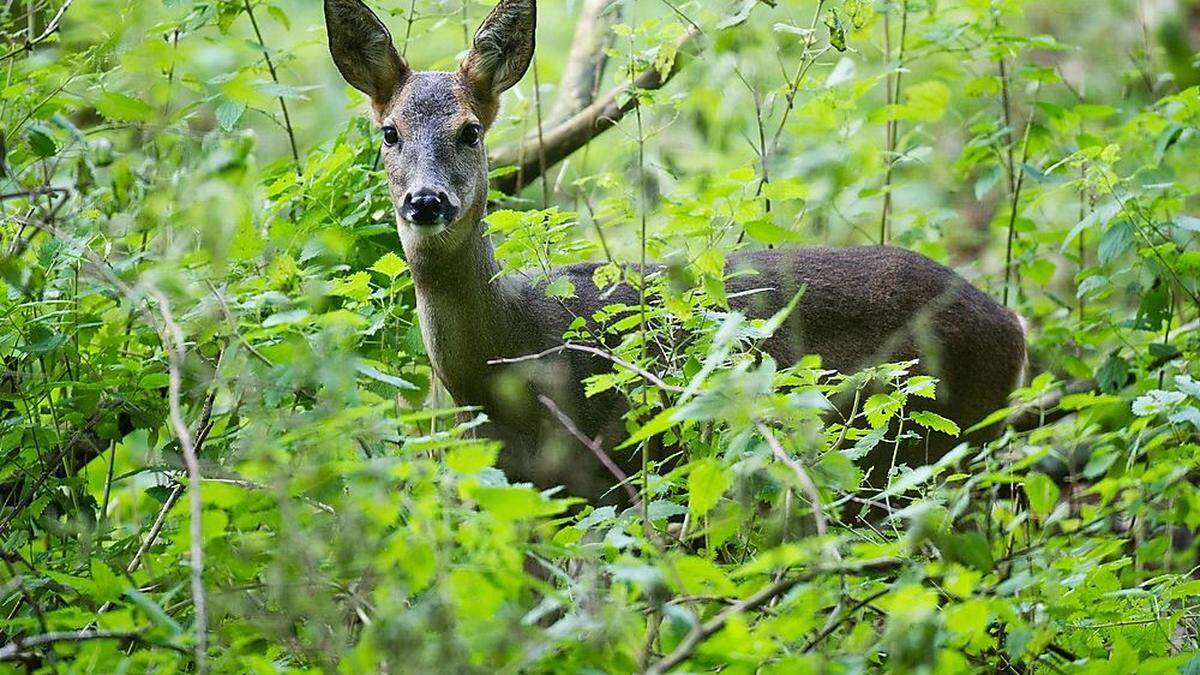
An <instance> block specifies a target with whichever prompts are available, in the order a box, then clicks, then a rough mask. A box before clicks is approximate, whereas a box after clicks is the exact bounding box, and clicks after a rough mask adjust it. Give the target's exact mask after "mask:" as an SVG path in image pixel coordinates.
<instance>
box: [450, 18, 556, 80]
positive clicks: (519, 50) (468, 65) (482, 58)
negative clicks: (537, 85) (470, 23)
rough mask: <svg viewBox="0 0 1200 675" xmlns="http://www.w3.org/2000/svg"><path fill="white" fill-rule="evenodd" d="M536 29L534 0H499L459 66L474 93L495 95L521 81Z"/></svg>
mask: <svg viewBox="0 0 1200 675" xmlns="http://www.w3.org/2000/svg"><path fill="white" fill-rule="evenodd" d="M536 29H537V2H536V0H500V3H499V4H498V5H496V8H495V9H493V10H492V13H491V14H488V17H487V18H486V19H484V20H483V24H482V25H481V26H479V30H478V31H476V33H475V43H474V44H473V45H472V46H471V52H470V53H469V54H467V58H466V60H464V61H463V63H462V67H461V69H462V72H463V73H464V74H465V75H466V77H467V81H468V82H470V83H471V86H472V87H473V88H474V89H475V92H476V94H477V95H480V96H481V97H483V98H485V99H496V98H498V97H499V96H500V94H502V93H503V92H504V91H505V90H506V89H509V88H510V87H512V86H513V85H515V84H516V83H517V82H520V81H521V78H522V77H524V76H525V71H526V70H528V69H529V63H530V62H531V61H533V48H534V43H535V39H534V33H535V32H536Z"/></svg>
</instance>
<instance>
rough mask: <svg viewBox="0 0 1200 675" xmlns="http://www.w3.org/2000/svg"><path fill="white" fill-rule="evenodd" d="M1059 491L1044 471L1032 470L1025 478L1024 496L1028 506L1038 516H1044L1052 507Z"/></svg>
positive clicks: (1056, 500) (1056, 501)
mask: <svg viewBox="0 0 1200 675" xmlns="http://www.w3.org/2000/svg"><path fill="white" fill-rule="evenodd" d="M1060 492H1061V491H1060V490H1059V488H1058V486H1057V485H1055V484H1054V480H1053V479H1052V478H1050V477H1049V476H1047V475H1046V474H1044V473H1038V472H1034V473H1031V474H1029V475H1028V476H1026V478H1025V496H1026V497H1027V498H1028V499H1029V508H1030V509H1032V510H1033V512H1034V513H1035V514H1037V516H1038V517H1039V518H1045V517H1046V516H1047V515H1049V513H1050V511H1051V510H1053V509H1054V505H1055V504H1057V503H1058V496H1059V494H1060Z"/></svg>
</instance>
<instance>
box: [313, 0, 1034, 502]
mask: <svg viewBox="0 0 1200 675" xmlns="http://www.w3.org/2000/svg"><path fill="white" fill-rule="evenodd" d="M534 5H535V3H534V0H501V1H500V3H499V4H498V5H497V7H496V9H495V10H493V12H492V14H491V15H490V16H489V17H488V18H487V19H486V20H485V21H484V24H483V25H482V27H481V28H480V29H479V32H478V33H477V34H476V37H475V41H474V47H473V49H472V50H471V52H470V54H469V55H468V57H467V59H466V60H465V61H464V62H463V65H462V66H461V68H460V69H459V71H457V72H453V73H434V72H420V73H414V72H411V71H409V69H408V67H407V65H406V64H404V62H403V61H402V60H401V59H400V57H399V55H398V54H397V52H396V50H395V48H394V47H393V46H392V42H391V37H390V35H389V34H388V33H387V30H386V28H385V27H384V26H383V24H382V23H381V22H380V21H379V20H378V19H377V18H376V17H375V16H374V15H373V14H372V13H371V12H370V10H369V9H367V7H366V6H365V5H363V4H362V2H361V0H325V11H326V18H327V23H328V27H329V33H330V45H331V52H332V54H333V56H334V60H335V63H337V65H338V68H339V70H341V72H342V74H343V75H344V76H345V77H346V79H347V81H349V82H350V84H351V85H353V86H355V87H356V88H358V89H360V90H361V91H363V92H365V93H366V94H367V95H368V96H369V97H370V98H371V102H372V109H373V112H374V114H375V117H376V120H377V121H378V122H379V124H380V126H381V128H382V130H383V137H384V143H383V149H382V152H383V160H384V165H385V167H386V169H387V174H388V178H389V186H390V190H391V193H392V198H393V201H394V203H395V205H396V215H397V227H398V231H399V234H400V239H401V244H402V246H403V248H404V251H405V254H406V257H407V259H408V261H409V265H410V267H411V269H412V274H413V281H414V287H415V290H416V296H417V311H418V315H419V318H420V323H421V332H422V337H423V339H424V343H425V346H426V349H427V352H428V354H429V357H430V360H431V362H432V365H433V368H434V371H435V372H436V374H437V376H438V378H439V379H440V380H441V381H442V383H443V384H444V385H445V387H446V389H447V390H448V391H449V392H450V394H451V395H452V396H453V397H454V399H455V401H456V402H457V403H459V404H463V405H474V406H480V407H482V408H483V409H484V410H485V411H486V412H487V414H488V416H489V418H490V420H491V427H490V428H489V431H488V433H489V434H491V435H493V436H495V437H497V438H498V439H500V440H502V441H504V442H505V450H504V451H503V452H502V455H501V467H502V468H504V469H505V471H506V473H507V474H508V475H509V477H510V478H511V479H514V480H525V481H532V482H534V483H535V484H537V485H539V486H541V487H551V486H555V485H563V486H565V487H566V488H567V490H568V491H569V492H571V493H573V494H576V495H578V496H584V497H590V498H597V497H599V496H600V495H601V494H603V493H604V491H605V490H606V489H607V488H608V487H609V486H611V485H612V484H613V482H614V480H613V479H612V477H611V476H609V475H608V474H607V473H606V472H605V470H604V469H603V468H602V466H601V465H600V462H599V461H598V460H597V459H596V458H595V457H593V456H592V455H591V454H590V453H589V452H588V451H587V450H586V449H584V448H583V446H582V445H580V444H578V443H577V442H574V441H573V440H571V439H569V438H568V437H567V436H566V434H564V433H563V432H562V429H561V426H560V425H559V423H558V421H557V420H555V419H554V417H553V416H552V415H551V414H550V412H549V411H548V409H547V408H546V407H545V406H543V405H542V404H541V402H540V401H539V398H538V397H539V395H544V396H547V397H549V398H550V399H552V400H553V401H554V402H555V403H556V404H557V406H558V407H559V408H561V410H562V411H563V412H564V413H566V414H567V415H568V416H570V417H571V418H572V419H573V420H574V421H575V422H576V423H577V424H578V425H579V427H580V429H581V431H582V432H583V433H584V434H587V435H588V437H589V438H595V437H598V436H599V437H602V438H603V439H604V440H605V445H606V446H607V447H614V446H615V445H616V443H615V442H616V441H619V440H620V439H621V438H622V437H623V436H624V428H623V424H622V420H621V415H622V412H623V410H622V408H621V406H620V405H619V401H618V400H617V399H616V397H615V396H613V395H611V394H610V395H607V396H605V395H602V396H599V397H596V398H592V399H588V398H586V397H584V395H583V385H582V381H583V380H584V379H585V378H586V377H588V376H589V375H592V374H595V373H598V372H605V371H608V370H610V369H611V368H612V364H611V363H609V362H608V361H606V360H604V359H602V358H600V357H597V356H595V355H592V354H587V353H579V352H573V351H563V352H558V353H555V354H552V355H548V356H547V357H546V358H543V359H538V360H530V361H525V362H521V363H511V364H505V365H498V364H496V363H495V362H496V361H498V360H505V359H507V360H512V359H517V358H519V357H523V356H528V355H532V354H539V353H543V352H546V351H548V350H552V349H554V348H555V347H559V346H561V345H562V344H563V339H562V336H563V333H564V332H565V331H566V329H567V327H568V326H569V325H570V323H571V322H572V321H573V320H574V318H575V317H576V316H583V317H590V316H591V315H592V314H593V313H594V312H595V311H596V310H597V309H600V308H601V307H603V306H606V305H609V304H612V303H614V302H620V303H626V304H630V305H636V304H637V303H638V301H639V298H638V297H637V293H636V291H635V290H634V289H632V288H630V287H628V286H618V287H617V289H616V290H615V291H612V292H610V293H607V294H605V295H604V296H603V297H602V296H601V294H600V291H598V290H597V289H596V287H595V285H594V284H593V282H592V271H593V270H594V269H595V267H596V265H595V264H580V265H574V266H569V267H565V268H562V269H559V270H555V271H554V272H553V275H556V276H558V275H566V276H568V277H570V278H571V280H572V281H573V282H574V287H575V289H576V293H577V296H576V297H575V298H572V299H570V300H566V301H565V302H564V303H562V304H560V302H559V301H558V300H555V299H551V298H547V297H546V295H545V293H544V283H545V282H544V281H543V282H541V283H534V282H531V281H530V280H528V279H526V278H524V277H522V276H521V275H509V276H504V277H497V273H498V272H499V265H498V264H497V262H496V259H495V256H494V254H493V251H492V247H491V243H490V242H489V241H488V239H487V237H486V236H485V235H484V233H483V225H482V219H483V216H484V215H485V212H486V205H487V204H486V199H487V176H488V167H487V158H486V155H485V154H484V151H483V147H482V146H483V144H482V135H483V133H484V131H485V130H486V129H487V127H488V126H490V125H491V123H492V122H493V121H494V119H495V116H496V113H497V110H498V106H499V96H500V94H501V93H502V92H503V91H504V90H505V89H507V88H509V87H511V86H512V85H514V84H516V82H517V81H519V80H520V79H521V76H522V75H523V74H524V72H525V70H526V68H527V67H528V65H529V61H530V59H531V58H532V54H533V48H534V39H533V33H534V27H535V25H536V16H535V6H534ZM728 268H729V269H731V270H733V271H735V272H736V271H746V272H749V273H748V274H736V275H734V276H733V277H732V278H731V279H730V281H729V282H728V284H727V286H728V290H729V292H730V295H731V297H736V298H737V299H736V300H733V301H732V304H733V306H734V308H735V309H737V310H739V311H741V312H743V313H744V314H746V315H747V316H750V317H752V318H765V317H768V316H771V315H773V314H774V313H776V312H777V311H778V310H779V309H781V308H782V307H784V306H785V305H786V304H787V303H788V302H789V301H790V300H791V299H792V297H793V296H794V295H795V294H796V293H797V292H798V291H800V290H801V289H802V288H803V289H804V295H803V296H802V298H801V301H800V303H799V304H798V305H797V307H796V309H795V310H794V311H793V313H792V314H791V315H790V316H789V318H788V320H787V321H786V322H785V325H784V326H783V327H782V328H781V329H780V330H779V331H778V332H777V333H776V335H775V336H774V337H773V338H771V339H770V340H768V341H767V342H766V344H765V345H764V349H765V350H766V351H767V353H769V354H770V355H771V356H772V357H773V358H774V359H775V360H776V361H777V362H778V363H780V364H781V365H783V366H787V365H791V364H792V363H794V362H796V361H797V360H798V359H799V358H800V357H802V356H804V355H806V354H810V353H815V354H819V355H821V357H822V359H823V363H824V365H825V367H827V368H831V369H836V370H839V371H842V372H854V371H856V370H858V369H860V368H863V367H866V366H870V365H875V364H878V363H880V362H884V361H896V360H908V359H921V362H922V367H923V368H924V369H925V370H926V372H929V373H930V374H932V375H934V376H937V377H939V378H940V379H941V384H940V385H939V390H938V391H939V398H938V401H937V402H936V403H934V404H932V405H931V406H930V407H931V408H933V409H934V410H936V411H937V412H939V413H940V414H943V415H944V416H946V417H949V418H950V419H952V420H954V421H955V422H957V423H958V424H959V425H960V426H962V427H964V428H965V427H967V426H969V425H971V424H972V423H974V422H977V421H979V420H980V419H981V418H983V417H984V416H985V415H986V414H988V413H990V412H991V411H993V410H995V409H997V408H999V407H1001V406H1003V405H1004V404H1005V401H1006V399H1007V397H1008V395H1009V394H1010V393H1011V392H1012V390H1013V389H1014V388H1015V387H1016V386H1017V384H1018V381H1019V379H1020V377H1021V373H1022V370H1023V367H1024V362H1025V340H1024V333H1023V330H1022V328H1021V325H1020V323H1019V321H1018V320H1017V318H1016V316H1015V315H1013V314H1012V313H1011V312H1009V311H1008V310H1007V309H1005V308H1004V307H1001V306H1000V305H999V304H997V303H996V302H994V301H993V300H991V299H990V298H989V297H988V296H987V295H985V294H984V293H982V292H981V291H979V290H977V289H975V288H974V287H972V286H971V285H970V284H969V283H967V282H966V281H965V280H964V279H962V277H960V276H958V275H957V274H955V273H954V272H952V271H951V270H949V269H947V268H945V267H942V266H941V265H938V264H936V263H934V262H933V261H931V260H929V259H928V258H925V257H923V256H921V255H918V254H916V253H912V252H908V251H903V250H901V249H895V248H888V247H859V248H847V249H782V250H772V251H756V252H745V253H739V254H735V255H734V256H731V257H730V259H729V264H728ZM656 269H657V268H651V269H648V270H646V273H647V274H654V273H655V271H656ZM752 290H758V291H760V292H757V293H747V294H744V295H739V294H740V293H742V292H746V291H752ZM922 452H923V450H922ZM615 459H617V460H618V461H619V460H621V459H622V458H621V457H619V456H618V457H615ZM901 459H902V460H907V461H909V462H912V461H914V460H919V459H921V458H920V457H902V458H901ZM887 460H888V461H890V460H891V457H890V454H889V456H888V458H887ZM868 461H871V460H868ZM631 468H632V467H631Z"/></svg>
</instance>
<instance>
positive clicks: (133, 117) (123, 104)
mask: <svg viewBox="0 0 1200 675" xmlns="http://www.w3.org/2000/svg"><path fill="white" fill-rule="evenodd" d="M96 110H97V111H98V112H99V113H100V114H101V115H104V116H105V117H107V118H108V119H110V120H112V121H114V122H149V121H150V120H152V119H154V108H151V107H150V106H149V105H148V104H146V103H144V102H143V101H139V100H138V99H136V98H133V97H132V96H126V95H125V94H121V93H118V92H115V91H106V92H104V93H102V94H100V95H99V96H97V97H96Z"/></svg>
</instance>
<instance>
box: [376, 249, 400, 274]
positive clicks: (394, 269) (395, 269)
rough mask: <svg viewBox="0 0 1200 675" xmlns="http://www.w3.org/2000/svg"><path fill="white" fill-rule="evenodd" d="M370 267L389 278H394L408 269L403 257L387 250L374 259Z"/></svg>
mask: <svg viewBox="0 0 1200 675" xmlns="http://www.w3.org/2000/svg"><path fill="white" fill-rule="evenodd" d="M371 269H372V270H374V271H376V272H379V273H380V274H382V275H383V276H385V277H388V278H389V279H395V278H396V277H398V276H400V275H401V274H404V273H405V272H406V271H408V263H406V262H404V258H401V257H400V256H398V255H396V254H395V253H393V252H391V251H388V252H387V253H385V254H383V257H381V258H380V259H379V260H376V261H375V264H374V265H371Z"/></svg>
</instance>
